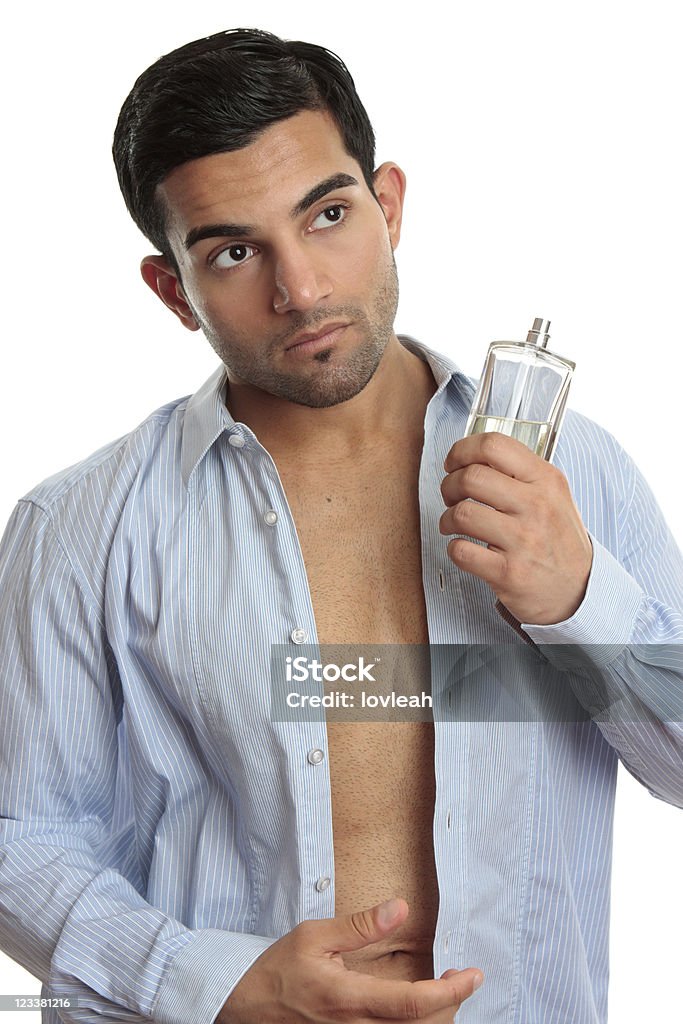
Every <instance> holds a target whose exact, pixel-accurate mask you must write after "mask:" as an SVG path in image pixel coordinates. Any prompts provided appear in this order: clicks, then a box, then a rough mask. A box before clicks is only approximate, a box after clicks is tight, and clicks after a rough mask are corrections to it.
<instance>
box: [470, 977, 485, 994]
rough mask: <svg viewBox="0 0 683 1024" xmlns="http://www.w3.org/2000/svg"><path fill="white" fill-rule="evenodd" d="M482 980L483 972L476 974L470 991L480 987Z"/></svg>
mask: <svg viewBox="0 0 683 1024" xmlns="http://www.w3.org/2000/svg"><path fill="white" fill-rule="evenodd" d="M483 982H484V975H483V974H477V975H476V977H475V979H474V983H473V985H472V991H473V992H476V991H477V989H478V988H481V986H482V984H483Z"/></svg>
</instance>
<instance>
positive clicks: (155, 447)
mask: <svg viewBox="0 0 683 1024" xmlns="http://www.w3.org/2000/svg"><path fill="white" fill-rule="evenodd" d="M188 400H189V396H185V397H183V398H178V399H175V400H174V401H172V402H168V403H167V404H166V405H163V406H161V407H160V408H159V409H155V410H154V412H152V413H150V414H149V416H147V417H146V418H145V419H144V420H143V421H142V422H141V423H140V424H138V426H137V427H135V428H134V429H133V430H131V431H130V432H129V433H127V434H124V435H122V436H121V437H118V438H116V439H115V440H113V441H110V442H109V443H108V444H106V445H104V446H103V447H101V448H98V449H97V450H96V451H94V452H92V453H91V454H90V455H88V456H86V458H84V459H81V460H79V461H78V462H76V463H74V464H73V465H71V466H67V467H66V468H65V469H62V470H60V471H59V472H57V473H53V474H51V475H50V476H49V477H46V478H45V479H44V480H42V481H40V482H39V483H37V484H36V485H35V486H34V487H32V488H31V489H30V490H29V491H28V492H27V493H26V494H24V495H23V496H22V497H21V498H20V501H22V502H30V503H31V504H33V505H37V506H38V507H39V508H41V509H42V510H43V511H44V512H45V513H46V514H47V515H48V516H50V517H52V516H57V515H58V514H59V509H60V507H61V506H62V505H64V504H68V503H70V502H73V501H78V500H79V498H80V499H81V500H82V499H83V498H84V497H85V496H87V495H88V494H92V495H94V494H96V493H100V494H101V495H102V496H103V497H104V496H105V495H109V497H112V496H113V495H112V488H113V487H119V488H122V489H124V490H126V489H128V487H129V486H130V482H132V481H133V480H134V479H135V477H136V476H137V475H138V474H139V472H140V470H141V469H142V468H143V467H144V466H146V465H149V464H150V463H151V462H153V461H155V460H156V459H158V458H160V457H162V456H163V454H164V448H165V446H166V447H169V446H171V445H172V444H173V441H174V439H175V437H176V435H177V434H179V433H180V430H181V429H182V422H183V416H184V412H185V409H186V407H187V402H188Z"/></svg>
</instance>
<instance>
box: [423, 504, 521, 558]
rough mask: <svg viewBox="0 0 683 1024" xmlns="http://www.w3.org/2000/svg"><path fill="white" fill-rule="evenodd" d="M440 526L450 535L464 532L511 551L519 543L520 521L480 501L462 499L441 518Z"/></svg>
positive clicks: (440, 528) (468, 535) (442, 531)
mask: <svg viewBox="0 0 683 1024" xmlns="http://www.w3.org/2000/svg"><path fill="white" fill-rule="evenodd" d="M439 530H440V531H441V533H443V534H445V535H447V534H449V533H460V534H464V535H465V536H466V537H474V538H475V540H481V541H484V542H485V543H486V544H492V545H493V546H494V547H496V548H500V550H502V551H507V550H509V549H510V548H511V547H514V546H515V544H516V543H517V533H518V531H517V524H516V522H515V520H514V519H513V518H512V516H510V515H507V514H504V513H503V512H497V511H496V509H494V508H489V507H488V505H478V504H477V502H476V501H459V502H458V504H457V505H454V506H453V508H448V509H446V511H445V512H444V513H443V515H442V516H441V518H440V520H439Z"/></svg>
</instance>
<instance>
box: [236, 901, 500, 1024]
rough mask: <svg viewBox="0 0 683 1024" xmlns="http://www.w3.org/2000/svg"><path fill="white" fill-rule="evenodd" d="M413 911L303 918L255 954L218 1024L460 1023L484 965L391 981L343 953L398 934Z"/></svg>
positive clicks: (391, 908) (396, 907)
mask: <svg viewBox="0 0 683 1024" xmlns="http://www.w3.org/2000/svg"><path fill="white" fill-rule="evenodd" d="M407 916H408V904H407V903H406V902H405V900H399V899H393V900H389V901H388V902H386V903H380V904H379V905H378V906H376V907H372V909H370V910H362V911H359V912H358V913H355V914H348V915H346V916H344V917H334V918H326V919H323V920H320V921H304V922H303V923H302V924H300V925H297V927H296V928H294V929H293V930H292V931H291V932H288V934H287V935H284V936H283V937H282V938H281V939H278V941H277V942H274V943H273V945H272V946H270V947H269V948H268V949H267V950H266V951H265V952H264V953H262V954H261V956H260V957H259V958H258V960H256V961H255V962H254V963H253V964H252V966H251V967H250V968H249V970H248V971H247V972H246V974H245V975H244V976H243V978H242V979H241V980H240V981H239V982H238V984H237V985H236V986H235V988H234V990H233V992H232V993H231V995H230V996H229V998H228V999H227V1000H226V1002H225V1004H224V1005H223V1009H222V1010H221V1011H220V1013H219V1014H218V1017H217V1018H216V1024H285V1022H286V1024H304V1022H305V1024H342V1022H343V1024H370V1022H374V1024H377V1021H378V1019H379V1020H381V1021H383V1022H384V1024H399V1022H401V1021H406V1020H421V1021H425V1022H426V1024H453V1018H454V1016H455V1014H456V1012H457V1010H458V1009H459V1008H460V1005H461V1004H462V1003H463V1002H464V1000H465V999H467V997H468V996H471V995H472V992H474V991H475V988H478V987H479V984H481V981H482V980H483V976H482V973H481V971H478V970H476V969H475V968H473V967H468V968H466V969H465V970H463V971H456V970H448V971H445V972H444V974H442V976H441V977H440V978H435V979H432V980H428V981H389V980H385V979H383V978H375V977H371V976H370V975H368V974H360V973H359V972H357V971H349V970H347V969H346V968H345V967H344V961H343V959H342V955H343V954H344V953H348V952H351V951H352V950H356V949H362V948H363V947H364V946H370V945H372V943H373V942H378V941H379V940H380V939H383V938H385V936H387V935H389V934H391V932H393V931H395V930H396V928H398V927H399V925H401V924H403V922H404V921H405V919H406V917H407Z"/></svg>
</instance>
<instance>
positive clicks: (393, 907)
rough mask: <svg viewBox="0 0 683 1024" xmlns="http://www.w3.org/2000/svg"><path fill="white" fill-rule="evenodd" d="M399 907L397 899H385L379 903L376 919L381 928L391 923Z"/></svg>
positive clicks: (396, 915)
mask: <svg viewBox="0 0 683 1024" xmlns="http://www.w3.org/2000/svg"><path fill="white" fill-rule="evenodd" d="M400 909H401V904H400V903H399V901H398V900H397V899H391V900H387V901H386V903H380V905H379V908H378V910H377V921H378V924H380V925H381V927H382V928H388V927H389V925H391V924H393V922H394V919H395V918H396V917H398V913H399V911H400Z"/></svg>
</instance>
